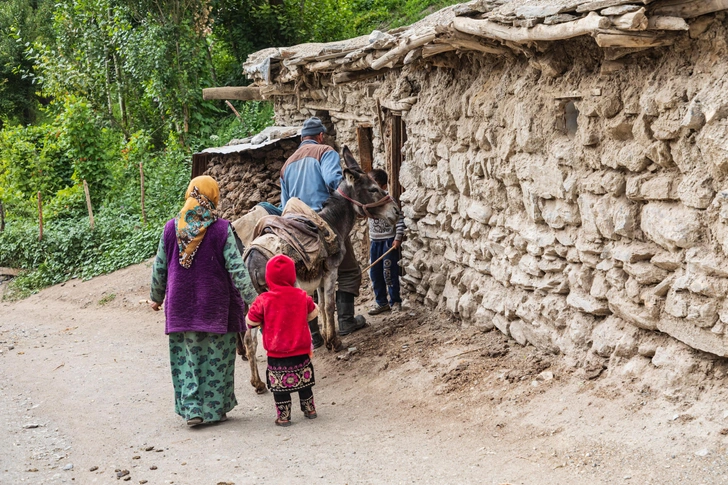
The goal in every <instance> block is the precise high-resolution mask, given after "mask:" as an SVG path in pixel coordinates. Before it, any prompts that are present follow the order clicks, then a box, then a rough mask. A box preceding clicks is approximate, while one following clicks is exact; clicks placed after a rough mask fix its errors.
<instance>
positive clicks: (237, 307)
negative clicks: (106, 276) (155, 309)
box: [164, 219, 245, 334]
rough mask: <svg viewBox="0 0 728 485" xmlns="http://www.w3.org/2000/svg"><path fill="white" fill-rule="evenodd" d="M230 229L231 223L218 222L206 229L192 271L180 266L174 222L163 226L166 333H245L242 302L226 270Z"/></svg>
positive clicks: (221, 220)
mask: <svg viewBox="0 0 728 485" xmlns="http://www.w3.org/2000/svg"><path fill="white" fill-rule="evenodd" d="M229 226H230V222H228V221H226V220H225V219H218V220H217V221H216V222H215V223H214V224H212V225H211V226H209V227H208V228H207V232H206V233H205V237H204V238H203V239H202V243H200V245H199V246H198V248H197V253H196V254H195V258H194V260H193V261H192V266H191V267H190V269H185V268H183V267H182V266H181V265H180V264H179V247H178V246H177V235H176V233H175V230H174V219H172V220H170V221H169V222H167V224H166V225H165V226H164V251H165V253H166V254H167V295H166V298H165V302H164V314H165V316H166V317H167V325H166V327H165V333H167V334H170V333H173V332H190V331H193V332H209V333H216V334H225V333H229V332H241V331H242V330H243V328H244V322H245V310H244V303H243V299H242V298H241V297H240V293H239V292H238V290H237V289H236V288H235V285H234V284H233V280H232V278H231V277H230V274H229V273H228V272H227V270H226V269H225V258H224V257H223V249H224V248H225V241H226V240H227V235H228V227H229Z"/></svg>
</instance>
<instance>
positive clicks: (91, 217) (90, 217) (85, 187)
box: [83, 179, 94, 231]
mask: <svg viewBox="0 0 728 485" xmlns="http://www.w3.org/2000/svg"><path fill="white" fill-rule="evenodd" d="M83 191H84V192H86V207H88V221H89V224H90V225H91V230H92V231H93V230H94V211H93V209H92V208H91V195H90V194H89V192H88V184H87V183H86V179H84V181H83Z"/></svg>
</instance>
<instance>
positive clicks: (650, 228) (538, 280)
mask: <svg viewBox="0 0 728 485" xmlns="http://www.w3.org/2000/svg"><path fill="white" fill-rule="evenodd" d="M725 9H728V2H726V1H722V0H721V1H710V2H707V1H706V2H702V1H700V2H699V1H678V0H655V1H649V0H645V1H629V0H626V1H623V0H606V1H605V0H543V1H522V0H513V1H503V0H501V1H486V0H481V1H475V2H471V3H467V4H462V5H457V6H454V7H450V8H446V9H444V10H442V11H440V12H437V13H435V14H433V15H431V16H430V17H428V18H426V19H425V20H423V21H421V22H419V23H417V24H414V25H412V26H410V27H407V28H402V29H397V30H394V31H390V32H374V33H373V34H372V35H371V36H369V37H361V38H357V39H352V40H349V41H343V42H339V43H331V44H306V45H302V46H294V47H290V48H275V49H267V50H265V51H261V52H258V53H255V54H253V55H251V56H250V58H249V59H248V61H247V63H246V64H245V70H246V72H247V74H248V76H249V77H250V78H251V79H252V80H253V82H254V84H253V86H252V87H250V88H248V89H251V90H255V92H256V93H257V95H258V96H260V97H263V98H271V99H273V101H274V103H275V111H276V121H277V122H278V123H281V124H289V125H297V124H300V122H301V121H302V120H303V119H304V118H306V117H308V116H310V115H314V114H317V115H321V114H326V115H327V116H328V118H329V119H330V120H331V122H332V123H333V125H334V126H335V131H336V142H337V143H338V144H339V145H344V144H347V145H349V146H351V147H354V151H355V152H357V154H358V156H359V157H360V158H362V159H368V160H371V163H372V164H373V166H378V167H383V168H387V169H388V171H389V172H390V175H394V178H395V188H394V189H395V191H400V192H401V196H400V200H401V203H402V206H403V210H404V212H405V214H406V224H407V227H408V241H407V243H406V248H405V251H404V264H405V266H406V270H407V271H406V272H407V275H406V276H405V277H404V281H405V285H406V288H407V290H408V291H409V294H410V300H411V301H416V302H419V303H421V304H424V305H427V306H428V307H431V308H438V309H441V310H444V311H448V312H451V313H452V314H455V315H457V316H459V317H460V318H461V319H462V321H463V322H464V323H465V324H472V325H478V326H481V327H483V328H493V327H495V328H497V329H498V330H499V331H501V332H503V333H504V334H506V335H508V336H510V337H512V338H513V339H515V340H516V341H518V342H519V343H521V344H524V345H525V344H529V343H530V344H532V345H534V346H536V347H539V348H541V349H544V350H547V351H552V352H555V353H561V354H564V355H566V356H567V357H568V358H569V359H571V361H573V362H574V364H575V365H577V366H580V367H583V368H584V369H587V370H589V371H590V372H591V371H594V370H596V372H597V373H598V371H599V370H600V369H602V368H603V367H604V366H605V365H606V363H607V362H608V361H609V362H611V363H616V362H628V363H631V365H633V366H638V365H641V363H644V362H649V359H651V358H653V356H654V355H655V353H656V352H657V353H658V357H659V354H660V350H659V349H661V348H662V349H665V348H668V347H670V346H673V347H674V346H675V345H678V344H677V342H682V343H683V344H685V345H687V346H689V347H690V348H692V349H697V350H699V351H705V352H709V353H712V354H714V355H718V356H726V355H728V341H727V339H728V337H727V336H726V325H728V301H726V291H727V290H728V264H727V263H728V261H727V260H726V255H728V190H726V189H728V179H727V175H728V136H727V130H728V86H727V85H726V83H728V81H726V80H727V79H728V62H726V61H725V59H726V58H728V57H727V56H728V21H726V16H725V12H724V10H725ZM397 183H398V184H399V187H396V185H397ZM397 195H399V194H397ZM663 357H664V355H663ZM663 360H664V359H663Z"/></svg>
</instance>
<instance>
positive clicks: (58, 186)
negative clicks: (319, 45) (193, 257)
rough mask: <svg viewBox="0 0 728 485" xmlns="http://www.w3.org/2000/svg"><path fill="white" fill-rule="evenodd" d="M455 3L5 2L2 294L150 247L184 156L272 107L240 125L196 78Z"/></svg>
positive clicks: (233, 72)
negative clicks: (8, 272) (11, 275)
mask: <svg viewBox="0 0 728 485" xmlns="http://www.w3.org/2000/svg"><path fill="white" fill-rule="evenodd" d="M450 3H452V0H435V1H434V2H433V1H431V0H64V1H62V2H57V1H56V0H0V201H1V202H2V203H3V205H4V207H5V211H6V218H7V225H6V230H5V231H4V232H0V266H12V267H17V268H22V269H23V270H24V272H23V273H22V274H21V275H20V276H19V277H17V278H16V279H15V280H14V281H13V282H12V284H11V285H10V288H9V291H8V292H7V293H6V297H9V298H20V297H23V296H26V295H28V294H30V293H32V292H35V291H37V290H38V289H39V288H42V287H44V286H47V285H50V284H55V283H58V282H61V281H64V280H66V279H68V278H90V277H92V276H95V275H98V274H102V273H106V272H109V271H114V270H116V269H119V268H121V267H124V266H126V265H129V264H133V263H137V262H140V261H143V260H144V259H145V258H148V257H149V256H151V255H152V254H153V253H154V251H155V250H156V246H157V242H158V240H159V235H160V231H161V228H162V226H163V224H164V221H166V220H167V219H169V218H170V217H173V216H174V215H175V214H176V212H177V211H178V210H179V208H180V205H181V204H182V198H183V195H184V191H185V189H186V187H187V184H188V182H189V176H190V158H191V154H192V153H193V152H195V151H198V150H200V149H203V148H206V147H208V146H211V145H218V146H219V145H223V144H225V143H227V142H228V141H230V140H231V139H233V138H245V137H248V136H251V135H253V134H255V133H257V132H259V131H260V130H262V129H263V128H265V127H266V126H269V125H271V124H272V123H273V106H272V104H271V103H269V102H247V103H242V102H236V103H234V106H235V108H236V109H237V111H238V112H239V114H240V117H241V118H240V119H238V118H237V117H236V116H235V115H234V114H232V113H231V112H230V109H229V108H228V107H227V106H226V105H225V104H224V103H222V102H219V101H214V102H209V101H203V100H202V89H203V88H206V87H210V86H223V85H239V84H243V83H245V82H246V81H245V79H243V76H242V72H241V71H242V70H241V68H240V66H241V64H242V62H243V61H245V59H246V58H247V56H248V55H249V54H250V53H252V52H254V51H256V50H260V49H263V48H266V47H270V46H282V45H292V44H297V43H302V42H329V41H334V40H339V39H343V38H348V37H353V36H356V35H362V34H368V33H370V32H371V31H372V30H373V29H380V30H382V29H384V30H386V29H387V28H392V27H396V26H399V25H402V24H405V23H411V22H414V21H416V20H419V19H420V18H421V17H423V16H424V15H426V14H427V13H430V11H432V10H434V9H435V8H440V7H443V6H445V5H448V4H450ZM140 165H141V166H142V168H143V171H144V180H145V209H146V216H147V221H148V222H147V224H144V223H143V220H142V210H141V202H140V201H141V193H140V191H141V177H140ZM84 180H85V181H86V182H87V183H88V186H89V191H90V195H91V200H92V205H93V208H94V213H95V216H96V217H95V219H96V220H95V222H96V227H95V230H93V231H92V230H91V229H90V227H89V221H88V214H87V209H86V199H85V193H84V189H83V181H84ZM38 192H40V193H41V194H42V197H43V218H44V223H45V225H44V235H43V239H42V240H39V239H38V212H37V194H38Z"/></svg>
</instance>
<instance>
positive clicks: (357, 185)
mask: <svg viewBox="0 0 728 485" xmlns="http://www.w3.org/2000/svg"><path fill="white" fill-rule="evenodd" d="M342 154H343V158H344V163H345V165H346V168H345V169H344V178H343V179H342V181H341V183H340V184H339V187H338V189H337V190H336V191H335V192H334V193H333V194H331V196H329V198H328V200H327V201H326V202H325V203H324V206H323V208H322V209H321V210H320V211H318V214H319V216H321V218H322V219H323V220H324V221H325V222H326V223H327V224H328V225H329V227H331V230H333V231H334V232H335V233H336V236H337V240H338V243H339V252H338V253H337V254H334V255H333V256H329V257H328V258H327V259H326V260H325V261H324V263H323V264H321V265H320V267H319V268H318V271H312V272H306V273H305V275H304V274H303V272H301V271H298V275H297V276H298V285H299V286H300V287H301V288H303V289H304V290H306V291H307V292H308V293H313V290H314V289H316V290H317V291H318V304H319V308H320V312H319V317H320V318H319V320H320V323H321V325H320V327H321V334H322V336H323V338H324V342H325V344H326V348H327V349H329V350H331V351H334V352H338V351H339V350H341V347H342V344H341V339H340V338H339V336H338V335H337V332H336V319H335V315H334V312H335V308H334V304H335V293H336V279H337V275H338V268H339V265H340V264H341V262H342V260H343V259H344V254H345V251H346V250H345V249H344V239H345V238H346V237H348V235H349V233H350V232H351V230H352V228H353V227H354V223H355V222H356V218H357V216H359V217H369V218H372V219H386V220H387V221H389V223H390V224H395V223H396V222H397V218H398V216H399V209H398V207H397V204H396V203H395V202H394V200H393V199H392V198H391V196H389V195H388V194H387V193H386V192H384V191H383V190H382V189H381V188H379V186H378V185H377V184H376V182H374V181H373V180H372V179H370V178H369V177H368V176H367V175H366V174H365V173H364V172H363V171H362V169H361V167H359V163H357V161H356V160H355V159H354V156H353V155H352V153H351V151H350V150H349V148H348V147H346V146H345V147H344V149H343V151H342ZM267 262H268V258H267V257H266V256H265V255H264V254H262V253H261V252H259V251H250V252H249V253H248V254H247V256H246V259H245V264H246V266H247V267H248V271H249V273H250V276H251V279H252V280H253V284H254V285H255V288H256V290H257V291H258V293H261V292H263V291H265V290H266V282H265V266H266V263H267ZM304 278H305V279H304ZM243 341H244V345H245V353H246V354H247V357H248V361H249V362H250V371H251V376H250V383H251V384H252V385H253V387H255V390H256V392H258V393H259V394H260V393H263V392H265V384H263V382H262V381H261V380H260V375H259V374H258V366H257V363H256V359H255V354H256V351H257V346H258V339H257V329H254V330H252V331H251V330H248V331H247V332H245V337H244V340H243Z"/></svg>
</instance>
